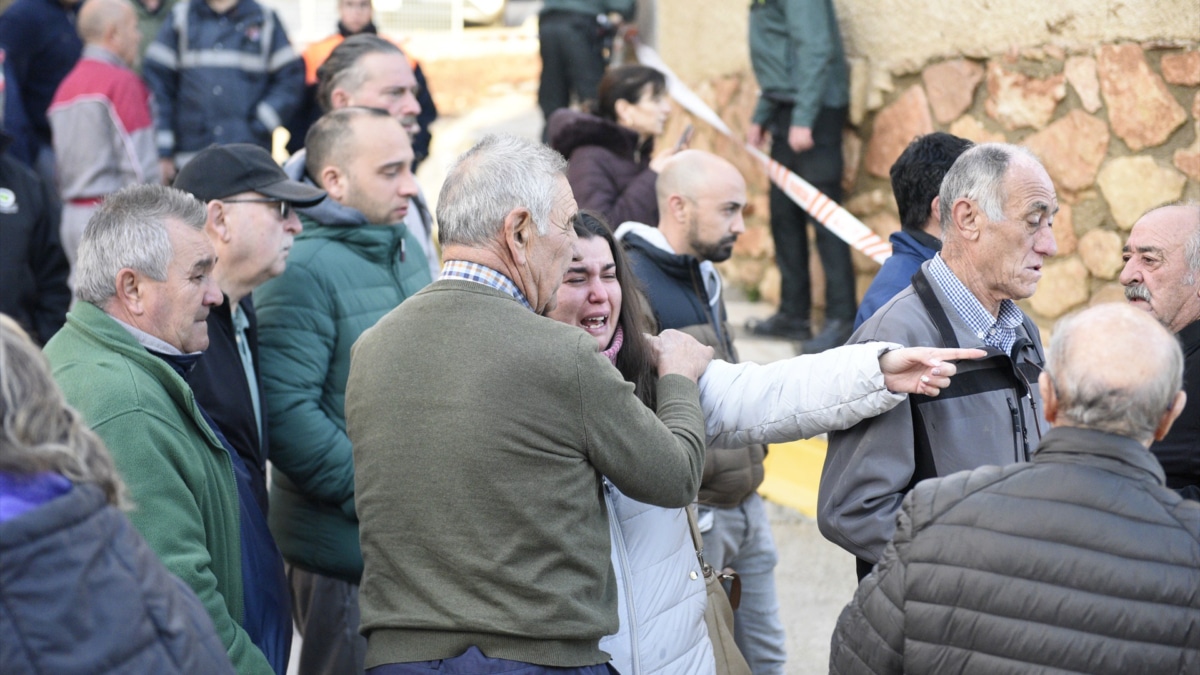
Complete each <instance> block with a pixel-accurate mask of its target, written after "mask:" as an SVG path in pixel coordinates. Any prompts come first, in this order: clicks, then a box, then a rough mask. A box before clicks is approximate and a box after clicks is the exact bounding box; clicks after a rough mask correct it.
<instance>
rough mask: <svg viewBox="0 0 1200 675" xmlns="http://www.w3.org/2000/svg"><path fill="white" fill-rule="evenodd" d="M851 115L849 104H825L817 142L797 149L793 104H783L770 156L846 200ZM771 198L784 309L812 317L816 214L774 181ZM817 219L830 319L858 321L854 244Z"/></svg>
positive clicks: (827, 193) (816, 125) (816, 126)
mask: <svg viewBox="0 0 1200 675" xmlns="http://www.w3.org/2000/svg"><path fill="white" fill-rule="evenodd" d="M846 115H847V109H846V108H821V111H820V113H818V115H817V121H816V122H814V123H813V128H812V132H813V143H814V145H813V147H812V148H811V149H809V150H806V151H805V152H801V153H799V154H797V153H796V152H793V151H792V148H791V146H789V145H788V142H787V139H788V129H789V127H790V125H791V117H792V108H791V106H781V107H780V108H779V109H778V110H777V111H776V112H775V114H774V116H773V117H772V118H771V120H770V122H769V123H768V129H769V130H770V132H771V159H774V160H775V161H777V162H779V163H780V164H782V165H784V166H785V167H787V168H788V169H791V170H792V171H793V172H794V173H795V174H796V175H798V176H800V177H801V178H803V179H804V180H806V181H808V182H809V183H811V184H812V186H813V187H815V188H817V189H818V190H820V191H821V192H823V193H825V196H827V197H829V198H830V199H832V200H834V201H836V202H841V201H842V166H843V164H844V162H843V160H842V127H843V126H845V124H846ZM769 203H770V208H771V235H772V237H773V238H774V240H775V264H776V266H778V267H779V276H780V279H781V288H780V300H779V311H780V313H782V314H786V315H788V316H793V317H796V318H800V319H805V320H807V319H809V318H811V317H810V313H811V311H812V283H811V281H810V279H809V272H808V226H807V225H808V223H809V221H810V220H812V219H811V217H810V216H809V215H808V214H807V213H806V212H805V211H804V209H801V208H800V207H799V206H798V205H797V204H796V202H794V201H792V200H791V198H790V197H788V196H787V195H786V194H784V193H783V191H782V190H780V189H779V188H778V187H776V186H775V184H774V183H772V184H771V193H770V197H769ZM812 222H813V227H814V228H816V238H817V255H818V256H819V257H820V259H821V267H822V268H823V269H824V270H825V318H826V320H828V319H845V320H847V321H850V322H853V321H854V313H855V310H856V309H857V307H856V301H855V290H854V267H853V265H852V264H851V262H850V246H849V245H848V244H847V243H846V242H844V241H842V240H841V239H838V238H837V236H836V235H834V234H833V233H832V232H830V231H829V230H827V229H825V228H824V227H823V226H821V225H818V224H817V223H816V221H812Z"/></svg>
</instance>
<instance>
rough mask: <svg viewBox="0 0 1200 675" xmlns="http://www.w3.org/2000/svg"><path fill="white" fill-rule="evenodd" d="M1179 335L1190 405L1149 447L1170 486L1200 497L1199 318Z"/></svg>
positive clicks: (1191, 495) (1187, 495)
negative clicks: (1158, 439)
mask: <svg viewBox="0 0 1200 675" xmlns="http://www.w3.org/2000/svg"><path fill="white" fill-rule="evenodd" d="M1176 337H1178V338H1179V342H1180V344H1181V345H1182V346H1183V390H1184V391H1185V392H1187V407H1186V408H1184V409H1183V414H1182V415H1180V416H1179V419H1177V420H1175V424H1174V425H1172V426H1171V431H1170V433H1168V434H1167V437H1166V438H1164V439H1162V440H1161V441H1158V442H1157V443H1154V444H1153V445H1151V446H1150V452H1153V453H1154V456H1155V457H1157V458H1158V461H1159V463H1161V464H1162V467H1163V472H1165V473H1166V475H1167V487H1169V488H1174V489H1176V490H1183V491H1184V492H1183V494H1184V496H1185V497H1188V498H1190V499H1200V321H1193V322H1192V323H1190V324H1188V325H1187V326H1184V328H1183V330H1181V331H1179V333H1178V334H1177V335H1176Z"/></svg>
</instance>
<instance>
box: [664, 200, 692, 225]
mask: <svg viewBox="0 0 1200 675" xmlns="http://www.w3.org/2000/svg"><path fill="white" fill-rule="evenodd" d="M667 212H668V213H669V214H670V215H671V220H674V221H675V222H677V223H686V222H687V199H684V197H683V195H671V196H669V197H667Z"/></svg>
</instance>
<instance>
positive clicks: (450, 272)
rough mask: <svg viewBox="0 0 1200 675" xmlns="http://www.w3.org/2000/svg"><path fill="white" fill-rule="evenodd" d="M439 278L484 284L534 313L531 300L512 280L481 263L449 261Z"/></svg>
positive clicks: (443, 267) (444, 265)
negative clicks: (507, 295) (512, 298)
mask: <svg viewBox="0 0 1200 675" xmlns="http://www.w3.org/2000/svg"><path fill="white" fill-rule="evenodd" d="M438 278H439V279H463V280H466V281H474V282H475V283H477V284H483V285H484V286H487V287H489V288H494V289H496V290H498V291H500V292H501V293H507V294H509V295H511V296H513V297H514V298H516V300H517V302H519V303H521V304H522V305H525V307H526V309H528V310H529V311H531V312H532V311H533V305H531V304H529V300H528V299H527V298H526V297H525V294H524V293H522V292H521V289H519V288H517V285H516V284H514V283H513V281H512V279H509V278H508V277H506V276H504V275H503V274H501V273H499V272H497V271H496V270H494V269H492V268H490V267H486V266H484V265H480V264H479V263H473V262H467V261H466V260H447V261H446V262H445V263H444V264H443V265H442V274H441V276H440V277H438Z"/></svg>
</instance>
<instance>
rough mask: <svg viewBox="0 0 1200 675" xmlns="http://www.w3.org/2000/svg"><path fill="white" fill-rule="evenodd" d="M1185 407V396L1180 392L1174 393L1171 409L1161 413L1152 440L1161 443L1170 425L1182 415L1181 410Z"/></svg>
mask: <svg viewBox="0 0 1200 675" xmlns="http://www.w3.org/2000/svg"><path fill="white" fill-rule="evenodd" d="M1186 405H1187V394H1185V393H1184V392H1182V391H1177V392H1175V398H1174V399H1173V400H1172V401H1171V407H1170V408H1169V409H1168V410H1167V411H1166V412H1165V413H1163V416H1162V417H1161V418H1160V419H1159V420H1158V426H1157V427H1156V428H1155V429H1154V440H1156V441H1161V440H1162V439H1164V438H1166V437H1167V432H1168V431H1170V430H1171V425H1172V424H1174V423H1175V420H1176V419H1178V418H1179V416H1180V415H1181V414H1183V408H1184V406H1186Z"/></svg>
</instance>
